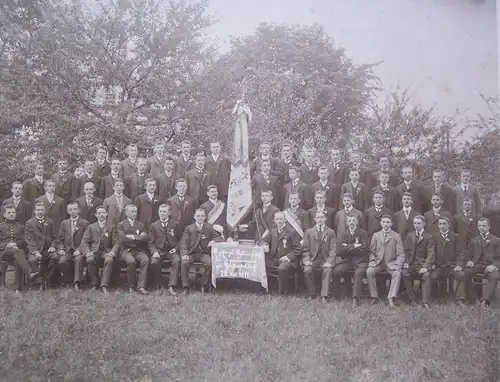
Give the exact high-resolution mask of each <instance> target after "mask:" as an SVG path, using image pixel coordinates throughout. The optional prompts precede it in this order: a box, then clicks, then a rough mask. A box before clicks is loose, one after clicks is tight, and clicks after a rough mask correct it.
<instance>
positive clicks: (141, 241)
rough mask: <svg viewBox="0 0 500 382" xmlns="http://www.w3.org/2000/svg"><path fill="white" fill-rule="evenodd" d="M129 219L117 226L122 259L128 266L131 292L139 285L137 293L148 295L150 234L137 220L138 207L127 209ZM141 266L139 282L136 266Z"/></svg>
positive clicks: (126, 213) (127, 207) (130, 206)
mask: <svg viewBox="0 0 500 382" xmlns="http://www.w3.org/2000/svg"><path fill="white" fill-rule="evenodd" d="M125 215H126V216H127V218H126V219H125V220H124V221H122V222H120V223H118V225H117V226H116V235H117V240H118V243H119V245H120V259H121V261H123V262H124V263H125V264H126V266H127V279H128V286H129V292H133V290H134V288H135V286H136V285H137V293H139V294H148V291H147V290H146V284H147V281H148V272H149V256H148V255H146V251H147V242H148V233H147V232H146V227H144V224H142V223H141V222H140V221H138V220H137V207H136V206H134V205H133V204H129V205H127V206H126V207H125ZM137 263H138V264H139V280H137V273H136V264H137Z"/></svg>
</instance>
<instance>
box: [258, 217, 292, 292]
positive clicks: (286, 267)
mask: <svg viewBox="0 0 500 382" xmlns="http://www.w3.org/2000/svg"><path fill="white" fill-rule="evenodd" d="M274 223H275V225H276V226H275V227H273V228H271V231H270V233H269V235H267V236H266V237H265V238H264V239H263V242H262V243H261V244H262V245H263V247H264V253H265V254H266V266H267V267H270V266H273V267H278V293H279V294H280V295H282V296H283V295H284V294H285V292H286V280H287V276H288V275H289V274H290V272H293V271H294V270H295V268H297V267H298V265H299V256H300V239H301V238H300V236H299V235H298V234H297V233H296V232H295V231H294V230H293V229H292V228H291V227H288V226H287V225H286V220H285V215H284V213H283V212H276V214H275V215H274Z"/></svg>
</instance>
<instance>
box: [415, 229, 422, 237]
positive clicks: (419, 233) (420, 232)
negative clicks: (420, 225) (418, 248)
mask: <svg viewBox="0 0 500 382" xmlns="http://www.w3.org/2000/svg"><path fill="white" fill-rule="evenodd" d="M415 233H416V234H418V235H420V236H422V235H423V234H424V230H423V229H422V230H420V231H416V232H415Z"/></svg>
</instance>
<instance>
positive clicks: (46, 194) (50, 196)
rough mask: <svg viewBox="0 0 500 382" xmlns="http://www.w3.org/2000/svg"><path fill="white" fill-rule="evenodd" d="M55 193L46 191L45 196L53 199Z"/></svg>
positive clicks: (50, 199)
mask: <svg viewBox="0 0 500 382" xmlns="http://www.w3.org/2000/svg"><path fill="white" fill-rule="evenodd" d="M54 196H55V194H49V193H48V192H46V193H45V197H46V198H47V199H48V200H49V201H52V200H54Z"/></svg>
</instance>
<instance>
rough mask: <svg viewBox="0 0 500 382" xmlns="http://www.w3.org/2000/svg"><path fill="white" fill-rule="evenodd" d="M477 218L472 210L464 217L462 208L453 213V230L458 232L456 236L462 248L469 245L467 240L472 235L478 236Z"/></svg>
mask: <svg viewBox="0 0 500 382" xmlns="http://www.w3.org/2000/svg"><path fill="white" fill-rule="evenodd" d="M478 219H479V216H478V215H477V214H475V213H474V212H472V213H470V214H469V216H467V217H466V216H465V215H464V212H463V210H462V209H460V212H459V213H458V214H456V215H455V219H454V220H455V232H456V233H458V238H459V241H460V244H461V245H462V246H463V248H467V247H468V246H469V242H470V240H471V239H472V238H473V237H476V236H479V230H478V229H477V220H478Z"/></svg>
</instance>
